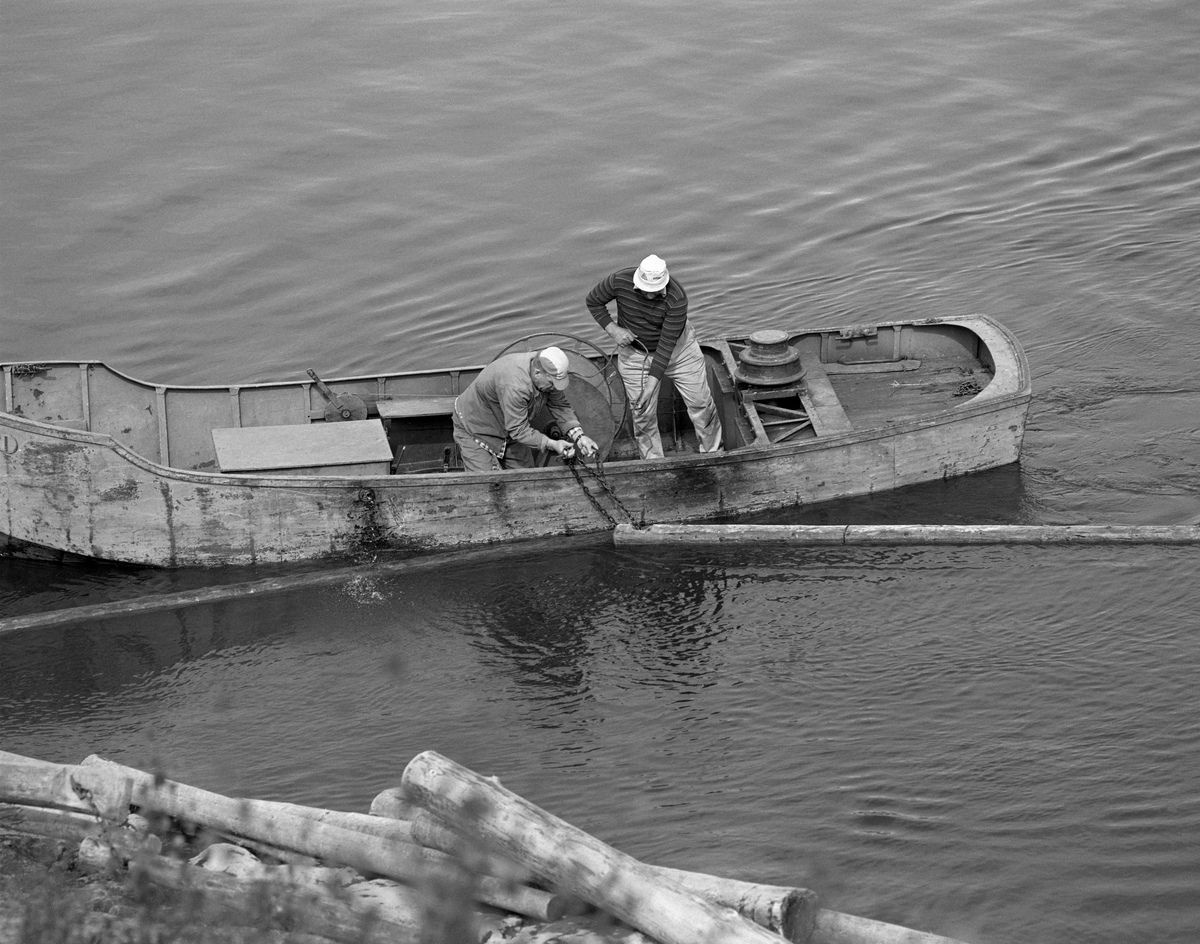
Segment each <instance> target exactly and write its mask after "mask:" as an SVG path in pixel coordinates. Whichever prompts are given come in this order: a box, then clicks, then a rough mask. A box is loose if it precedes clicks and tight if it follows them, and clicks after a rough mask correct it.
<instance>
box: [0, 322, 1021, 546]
mask: <svg viewBox="0 0 1200 944" xmlns="http://www.w3.org/2000/svg"><path fill="white" fill-rule="evenodd" d="M964 323H965V322H964ZM986 326H988V327H989V330H991V331H992V332H993V335H992V337H991V338H990V340H989V344H990V345H991V347H992V348H994V349H998V348H1000V347H1002V346H1005V347H1008V348H1010V350H1006V351H1004V352H999V351H998V350H993V351H992V353H991V357H992V359H993V361H994V362H995V365H996V377H995V379H993V381H992V382H991V383H990V384H989V385H988V386H987V387H986V388H985V389H984V390H983V391H982V392H981V393H979V394H978V395H976V396H973V397H971V398H969V399H966V400H964V401H963V402H961V403H957V404H955V405H954V406H953V407H952V408H949V409H945V410H941V411H938V412H934V413H933V414H932V415H928V416H922V417H918V418H905V417H904V416H898V417H896V418H894V419H891V420H890V421H888V422H884V423H882V424H880V425H878V426H875V427H872V428H867V429H861V430H859V429H852V430H849V431H846V432H840V433H834V434H832V435H822V436H817V437H815V438H810V439H803V440H798V441H795V442H790V443H789V442H783V443H779V444H775V445H772V444H769V443H765V442H757V443H752V444H750V445H748V446H746V447H744V448H739V449H736V450H733V451H728V452H725V453H720V454H716V455H696V454H684V455H678V456H675V457H668V458H666V459H661V460H655V461H650V462H643V461H624V462H610V463H608V464H606V465H605V466H604V470H603V477H604V485H605V486H606V488H605V487H601V484H600V482H599V481H597V480H596V479H595V478H594V477H592V476H590V475H588V474H584V473H582V472H579V471H578V470H571V469H569V468H566V467H564V466H562V465H559V464H558V463H554V464H553V465H550V466H547V467H543V468H535V469H523V470H512V471H505V472H499V473H482V474H476V473H466V472H462V473H450V474H440V473H435V474H397V475H373V476H351V477H337V476H323V475H270V474H257V473H256V474H230V473H221V472H215V471H202V470H194V469H179V468H173V467H169V466H167V465H163V464H160V463H157V462H153V461H151V460H149V459H147V458H145V457H143V456H142V455H139V454H138V453H137V452H134V451H133V450H132V449H130V448H128V447H127V446H125V445H122V444H121V443H119V442H117V441H116V439H114V437H113V436H112V435H109V434H106V433H101V432H93V431H89V430H87V429H72V428H68V427H66V426H59V425H54V424H52V423H49V422H43V421H39V420H33V419H28V418H25V417H23V416H20V415H16V414H15V413H13V412H3V413H0V472H2V476H0V531H2V532H3V534H4V537H2V538H0V546H2V547H3V549H4V552H5V553H10V554H12V553H21V552H22V551H23V550H24V551H29V550H30V545H32V546H33V547H34V548H38V549H41V550H42V552H43V553H61V554H69V555H80V556H83V557H88V558H98V559H103V560H109V561H125V562H130V563H137V564H149V565H158V566H170V567H177V566H216V565H243V564H257V563H280V562H299V561H311V560H318V559H322V558H338V557H346V556H348V555H353V554H355V553H358V552H363V551H371V550H376V549H383V548H388V549H401V550H406V549H411V550H427V549H435V548H451V547H460V546H465V545H475V544H485V543H490V542H507V541H518V540H523V539H528V538H536V537H546V536H551V535H560V534H577V533H584V532H589V531H600V530H606V529H609V528H611V527H612V525H613V523H614V521H620V522H625V521H628V520H630V519H631V518H632V520H633V522H634V523H636V524H644V523H667V522H688V521H700V520H705V519H713V518H719V517H729V516H734V515H740V514H746V513H752V512H762V511H766V510H770V509H776V508H783V507H790V506H797V505H809V504H814V503H819V502H823V501H828V500H832V499H839V498H845V497H848V496H853V495H861V494H868V493H872V492H878V491H883V490H890V489H895V488H900V487H903V486H907V485H913V484H917V483H921V482H928V481H932V480H937V479H942V478H948V477H951V476H957V475H963V474H966V473H970V472H974V471H979V470H984V469H990V468H995V467H997V466H1001V465H1005V464H1007V463H1011V462H1015V461H1017V459H1018V458H1019V455H1020V450H1021V443H1022V439H1023V436H1024V430H1025V419H1026V413H1027V410H1028V404H1029V399H1030V388H1029V379H1028V371H1027V368H1026V366H1025V363H1024V358H1023V355H1021V354H1020V351H1019V348H1016V345H1015V342H1013V341H1012V340H1011V337H1010V336H1009V335H1007V332H1004V331H1003V330H1002V329H999V327H998V326H995V325H994V323H991V322H987V323H986ZM896 335H897V339H899V336H900V330H899V328H897V329H896ZM897 344H899V340H897ZM1001 353H1002V354H1003V357H1000V356H998V354H1001ZM152 389H153V388H152ZM159 389H160V390H161V388H159ZM12 399H13V396H12V395H11V394H10V396H9V401H8V402H9V403H10V404H11V402H12ZM165 439H166V437H165V436H164V441H165ZM589 493H590V494H589ZM614 496H615V498H614Z"/></svg>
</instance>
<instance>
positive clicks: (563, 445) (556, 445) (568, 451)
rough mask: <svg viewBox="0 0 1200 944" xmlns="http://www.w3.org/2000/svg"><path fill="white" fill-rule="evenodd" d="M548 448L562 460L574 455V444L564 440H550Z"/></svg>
mask: <svg viewBox="0 0 1200 944" xmlns="http://www.w3.org/2000/svg"><path fill="white" fill-rule="evenodd" d="M549 448H550V449H553V450H554V451H555V452H557V453H558V454H559V455H560V456H562V457H563V458H564V459H570V458H571V457H572V456H573V455H575V445H574V443H569V442H567V441H566V440H565V439H551V440H550V445H549Z"/></svg>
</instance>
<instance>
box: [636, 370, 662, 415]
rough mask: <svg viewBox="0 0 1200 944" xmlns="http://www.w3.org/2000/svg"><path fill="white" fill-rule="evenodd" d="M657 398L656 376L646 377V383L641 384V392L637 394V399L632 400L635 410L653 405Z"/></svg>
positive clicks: (646, 408) (645, 408)
mask: <svg viewBox="0 0 1200 944" xmlns="http://www.w3.org/2000/svg"><path fill="white" fill-rule="evenodd" d="M657 399H658V378H657V377H647V378H646V383H645V384H644V385H643V386H642V392H641V393H639V394H638V395H637V399H636V400H634V401H633V408H634V409H635V410H639V411H641V410H648V409H649V408H650V407H652V406H654V401H656V400H657Z"/></svg>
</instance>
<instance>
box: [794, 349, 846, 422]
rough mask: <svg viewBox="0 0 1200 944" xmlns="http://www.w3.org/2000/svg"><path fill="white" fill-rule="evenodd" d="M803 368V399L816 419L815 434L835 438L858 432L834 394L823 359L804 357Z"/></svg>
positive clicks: (805, 405) (807, 352)
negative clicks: (839, 434) (854, 430)
mask: <svg viewBox="0 0 1200 944" xmlns="http://www.w3.org/2000/svg"><path fill="white" fill-rule="evenodd" d="M800 366H801V367H803V368H804V388H805V391H804V393H803V394H802V396H801V399H802V400H803V402H804V408H805V410H806V411H807V412H808V416H809V418H810V419H811V420H812V424H813V432H815V433H816V434H817V435H818V436H834V435H837V434H838V433H849V432H851V431H852V430H853V429H854V426H853V425H852V424H851V423H850V418H849V417H848V416H846V411H845V410H844V409H842V404H841V402H840V401H839V400H838V396H837V394H836V393H835V392H834V389H833V384H831V383H830V382H829V375H828V374H826V373H825V365H824V364H822V363H821V358H820V357H819V356H818V355H817V354H815V353H813V352H810V351H802V352H801V354H800Z"/></svg>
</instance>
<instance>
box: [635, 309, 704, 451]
mask: <svg viewBox="0 0 1200 944" xmlns="http://www.w3.org/2000/svg"><path fill="white" fill-rule="evenodd" d="M652 360H653V357H652V356H649V357H648V356H647V355H646V354H644V353H642V352H641V351H640V350H637V349H635V348H625V349H624V350H623V351H622V352H621V353H620V354H618V356H617V370H618V371H619V372H620V374H621V381H622V382H623V383H624V384H625V395H626V396H627V397H628V398H629V408H630V411H631V412H632V414H633V437H634V439H635V440H636V441H637V447H638V452H639V453H640V454H641V457H642V458H643V459H661V458H662V457H663V447H662V436H661V435H659V432H658V402H657V399H656V400H655V402H654V403H651V404H649V405H648V406H647V407H646V408H645V409H642V410H638V409H637V408H636V407H634V405H633V402H634V400H636V399H637V397H638V395H639V394H640V393H641V392H642V384H643V383H644V382H645V381H646V380H647V379H649V376H650V362H651V361H652ZM664 373H665V375H666V376H667V377H670V378H671V381H672V383H674V384H675V389H677V390H678V391H679V395H680V396H681V397H682V398H683V402H684V403H685V404H687V411H688V416H689V417H690V418H691V420H692V425H693V426H694V427H695V428H696V438H697V439H698V440H699V442H700V451H701V452H719V451H720V449H721V436H722V431H721V417H720V416H719V415H718V413H717V405H716V403H714V402H713V397H712V391H711V390H710V389H709V387H708V371H707V368H706V365H705V362H704V353H703V352H702V351H701V350H700V345H699V344H698V343H697V341H696V335H695V334H694V333H693V332H692V326H691V325H690V324H689V325H688V326H687V327H685V328H684V329H683V334H681V335H680V336H679V340H678V341H676V342H675V350H674V352H673V353H672V354H671V360H670V361H668V363H667V369H666V371H665V372H664Z"/></svg>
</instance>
